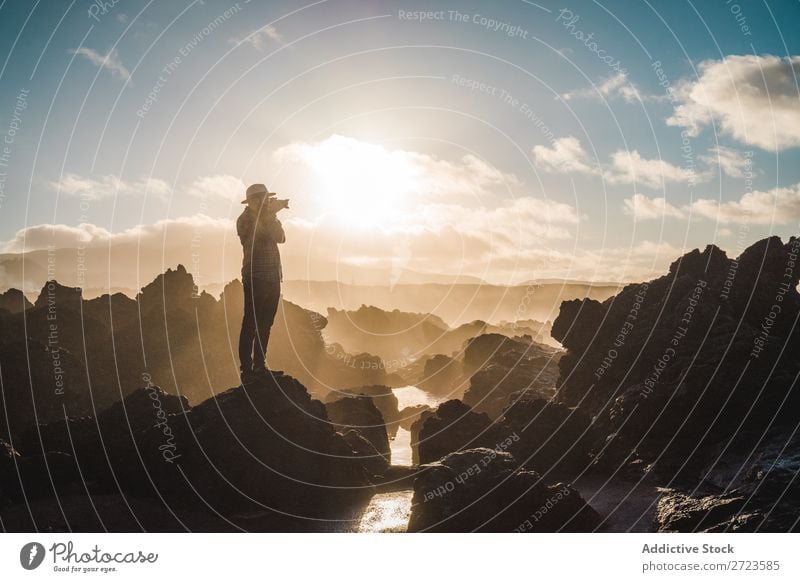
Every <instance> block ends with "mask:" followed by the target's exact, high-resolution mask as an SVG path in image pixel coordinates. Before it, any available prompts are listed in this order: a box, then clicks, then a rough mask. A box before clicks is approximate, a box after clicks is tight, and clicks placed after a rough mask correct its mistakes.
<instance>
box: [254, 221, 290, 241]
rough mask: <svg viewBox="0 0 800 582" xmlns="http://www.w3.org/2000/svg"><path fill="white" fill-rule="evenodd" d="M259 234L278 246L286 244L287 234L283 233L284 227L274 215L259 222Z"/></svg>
mask: <svg viewBox="0 0 800 582" xmlns="http://www.w3.org/2000/svg"><path fill="white" fill-rule="evenodd" d="M258 234H259V236H265V237H267V238H269V239H270V240H272V241H275V242H276V243H278V244H281V243H285V242H286V233H285V232H284V231H283V225H282V224H281V221H280V220H278V217H277V216H275V215H274V214H266V215H264V216H263V217H262V218H261V219H260V220H259V224H258Z"/></svg>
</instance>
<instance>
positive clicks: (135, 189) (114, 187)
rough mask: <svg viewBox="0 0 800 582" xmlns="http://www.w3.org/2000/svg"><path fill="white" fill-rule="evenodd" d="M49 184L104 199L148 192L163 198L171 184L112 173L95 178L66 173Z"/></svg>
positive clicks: (73, 194) (150, 194)
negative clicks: (120, 176) (129, 177)
mask: <svg viewBox="0 0 800 582" xmlns="http://www.w3.org/2000/svg"><path fill="white" fill-rule="evenodd" d="M49 185H50V187H51V188H52V189H54V190H56V191H58V192H61V193H62V194H67V195H70V196H82V197H84V198H87V199H88V200H102V199H104V198H112V197H114V196H119V195H127V194H147V195H148V196H156V197H159V198H163V197H165V196H167V195H168V194H169V193H170V187H169V184H167V183H166V182H165V181H164V180H159V179H157V178H142V179H140V180H136V181H135V182H127V181H125V180H121V179H120V178H118V177H117V176H112V175H107V176H101V177H100V178H99V179H94V178H87V177H84V176H79V175H78V174H64V175H63V176H62V177H61V179H60V180H57V181H53V182H50V183H49Z"/></svg>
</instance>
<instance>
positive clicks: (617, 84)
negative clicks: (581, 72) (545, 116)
mask: <svg viewBox="0 0 800 582" xmlns="http://www.w3.org/2000/svg"><path fill="white" fill-rule="evenodd" d="M615 96H619V97H622V98H623V99H624V100H625V101H627V102H629V103H631V102H634V101H642V100H647V99H654V97H651V96H648V95H642V93H641V92H640V91H639V89H638V88H637V87H636V85H634V84H633V83H631V82H630V81H629V80H628V76H627V75H626V74H625V73H617V74H616V75H612V76H611V77H608V78H607V79H605V80H604V81H603V82H601V83H600V84H599V85H595V84H593V85H592V86H591V87H587V88H585V89H576V90H574V91H567V92H566V93H562V94H561V98H562V99H563V100H564V101H569V100H571V99H600V98H603V97H606V98H608V97H615Z"/></svg>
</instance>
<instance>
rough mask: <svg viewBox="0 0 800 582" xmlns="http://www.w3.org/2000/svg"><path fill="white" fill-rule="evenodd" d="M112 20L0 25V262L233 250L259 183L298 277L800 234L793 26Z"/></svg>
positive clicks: (637, 12)
mask: <svg viewBox="0 0 800 582" xmlns="http://www.w3.org/2000/svg"><path fill="white" fill-rule="evenodd" d="M102 4H103V3H95V2H88V1H77V0H76V1H75V2H72V3H71V4H70V3H67V2H56V1H40V2H14V1H5V2H3V3H2V4H0V28H1V29H2V31H1V32H2V34H0V47H2V48H1V49H0V57H2V59H3V61H2V63H1V65H2V69H0V77H2V83H0V132H2V133H3V134H4V138H8V139H10V140H11V143H8V141H6V146H7V150H6V154H5V156H6V158H5V160H6V165H5V166H0V172H3V175H2V176H0V180H2V182H0V184H1V185H2V191H0V193H2V195H3V197H2V199H1V200H0V204H1V206H0V212H1V213H2V217H3V220H2V223H1V224H0V241H2V242H0V246H2V249H3V250H4V251H6V252H22V251H26V250H34V249H37V248H45V247H46V246H47V245H48V244H55V245H56V246H69V245H70V244H76V243H77V242H82V244H91V245H113V244H117V243H119V244H122V243H125V242H130V241H131V240H134V239H135V240H137V241H139V242H140V243H141V241H146V242H147V241H148V240H149V241H150V242H151V243H152V244H151V245H150V246H152V247H153V248H157V247H158V244H173V245H178V246H181V247H186V251H187V253H188V252H189V244H188V242H187V241H188V239H189V238H191V235H192V233H196V232H197V231H198V230H201V231H203V232H204V233H205V234H204V236H206V237H207V239H208V240H215V241H216V240H218V241H219V244H218V245H212V246H218V247H219V248H220V249H223V248H224V249H232V251H231V252H233V251H235V250H236V249H235V245H231V242H230V240H229V239H230V237H231V232H230V229H231V224H232V220H234V219H235V217H236V215H237V214H238V212H239V211H240V210H241V206H240V205H239V204H238V202H239V200H238V199H239V198H240V197H241V191H242V190H243V188H244V186H245V185H246V184H248V183H251V182H262V181H263V182H265V183H267V184H268V185H269V186H270V187H271V188H273V189H276V190H278V191H279V192H280V193H281V194H285V195H287V196H289V197H291V199H292V208H291V210H290V211H288V213H287V214H286V216H285V217H284V219H285V222H286V223H287V230H288V233H289V241H288V243H287V246H286V247H285V249H284V253H285V262H287V259H288V260H289V263H290V264H289V265H288V267H289V273H290V274H291V276H293V277H310V278H330V277H331V273H335V272H336V269H337V265H342V264H346V265H349V266H350V267H359V268H364V269H370V268H373V269H388V270H389V271H392V270H397V269H401V270H402V269H406V268H407V269H412V270H416V271H425V272H432V273H448V274H455V273H466V274H472V275H477V276H481V277H483V278H484V279H487V280H490V281H494V282H518V281H524V280H527V279H530V278H534V277H551V276H565V277H570V278H586V279H595V280H608V279H625V280H635V279H637V278H642V277H644V276H647V275H649V274H651V273H659V272H663V270H664V269H665V268H666V265H668V264H669V262H670V261H671V260H673V259H674V258H675V257H676V256H677V255H678V254H680V253H681V252H683V250H685V249H691V248H694V247H697V246H700V247H702V246H704V245H705V244H707V243H710V242H714V243H716V244H718V245H720V246H721V247H723V248H725V249H728V250H729V252H730V254H732V255H735V254H738V251H739V250H741V248H742V247H743V246H744V245H746V244H749V243H751V242H753V241H755V240H757V239H759V238H763V237H764V236H768V235H770V234H778V235H780V236H783V237H786V236H788V235H790V234H797V233H798V232H799V231H800V228H798V226H799V225H800V186H799V184H800V163H798V162H800V96H799V95H800V93H798V90H797V74H798V73H800V57H798V56H797V55H800V46H798V45H799V44H800V33H798V29H797V26H796V23H797V22H798V21H800V4H798V3H797V2H777V3H770V4H769V5H768V4H766V3H763V2H755V1H752V2H750V1H740V2H725V1H719V2H702V3H701V2H696V3H690V2H682V1H677V2H666V1H662V2H649V3H648V2H641V3H638V2H637V3H632V2H622V1H618V2H603V3H600V2H588V1H574V2H568V3H550V2H539V3H532V2H524V1H511V0H508V1H503V2H497V3H487V2H457V3H446V2H354V1H339V0H329V1H320V2H269V3H264V2H255V1H254V2H246V1H244V0H240V1H239V2H238V3H236V2H233V3H232V2H228V1H225V2H221V1H213V0H205V1H204V2H199V1H197V2H190V1H184V2H179V1H176V2H161V3H156V2H144V1H136V0H119V1H118V2H117V3H116V4H113V5H112V3H111V2H106V3H105V6H104V7H102V8H101V5H102ZM420 11H422V12H423V13H424V14H419V12H420ZM456 12H457V13H456ZM9 132H11V134H13V135H9ZM0 161H2V160H0ZM164 232H169V233H171V234H169V235H165V234H164ZM187 237H188V238H187ZM167 238H169V242H165V241H166V240H167ZM234 242H235V241H234ZM145 246H148V245H145ZM292 247H293V248H292ZM208 252H212V251H208ZM225 252H226V253H227V252H228V251H227V250H226V251H225ZM235 262H236V257H235V256H227V258H226V257H222V256H220V257H217V256H213V257H209V261H208V264H213V265H215V266H214V267H213V270H214V272H215V273H217V274H218V276H219V277H218V278H221V279H224V278H227V277H229V276H231V273H233V275H232V276H235V273H236V269H235V268H234V267H232V265H235ZM223 263H224V266H222V265H223ZM212 278H213V276H212Z"/></svg>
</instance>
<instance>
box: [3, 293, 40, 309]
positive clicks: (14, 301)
mask: <svg viewBox="0 0 800 582" xmlns="http://www.w3.org/2000/svg"><path fill="white" fill-rule="evenodd" d="M31 307H32V304H31V302H30V301H28V298H27V297H25V294H24V293H23V292H22V291H20V290H19V289H8V290H6V291H4V292H3V293H0V312H2V311H3V310H5V311H6V312H8V313H22V312H23V311H25V310H26V309H30V308H31Z"/></svg>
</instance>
